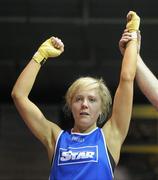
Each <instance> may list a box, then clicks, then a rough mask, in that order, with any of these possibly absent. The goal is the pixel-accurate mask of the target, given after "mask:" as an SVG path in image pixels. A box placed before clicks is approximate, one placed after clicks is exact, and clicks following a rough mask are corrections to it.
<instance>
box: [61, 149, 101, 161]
mask: <svg viewBox="0 0 158 180" xmlns="http://www.w3.org/2000/svg"><path fill="white" fill-rule="evenodd" d="M86 162H98V146H84V147H78V148H72V147H69V148H67V149H63V148H60V149H59V157H58V165H68V164H76V163H86Z"/></svg>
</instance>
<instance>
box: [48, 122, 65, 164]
mask: <svg viewBox="0 0 158 180" xmlns="http://www.w3.org/2000/svg"><path fill="white" fill-rule="evenodd" d="M48 122H49V129H50V133H49V132H48V136H47V138H46V141H45V146H46V149H47V152H48V157H49V160H50V161H51V159H52V156H53V154H54V150H55V145H56V142H57V139H58V137H59V135H60V133H61V132H62V129H61V128H60V127H59V126H58V125H57V124H55V123H53V122H51V121H49V120H48Z"/></svg>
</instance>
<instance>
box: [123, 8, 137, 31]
mask: <svg viewBox="0 0 158 180" xmlns="http://www.w3.org/2000/svg"><path fill="white" fill-rule="evenodd" d="M139 25H140V18H139V16H138V15H137V14H136V13H135V12H133V11H130V12H129V13H128V15H127V25H126V28H127V29H128V31H129V32H134V31H138V30H139Z"/></svg>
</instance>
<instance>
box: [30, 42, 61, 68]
mask: <svg viewBox="0 0 158 180" xmlns="http://www.w3.org/2000/svg"><path fill="white" fill-rule="evenodd" d="M52 41H53V39H52V38H49V39H47V40H46V41H45V42H44V43H42V45H41V46H40V47H39V48H38V50H37V52H36V53H35V54H34V56H33V59H34V60H35V61H36V62H37V63H39V64H41V65H43V64H44V63H45V62H46V60H47V59H48V58H49V57H57V56H59V55H60V54H61V50H60V49H57V48H55V47H54V46H53V43H52Z"/></svg>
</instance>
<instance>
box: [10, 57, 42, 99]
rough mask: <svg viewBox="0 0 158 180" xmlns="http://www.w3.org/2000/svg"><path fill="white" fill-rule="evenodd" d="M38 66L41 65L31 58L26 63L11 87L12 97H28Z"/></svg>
mask: <svg viewBox="0 0 158 180" xmlns="http://www.w3.org/2000/svg"><path fill="white" fill-rule="evenodd" d="M40 67H41V65H40V64H38V63H37V62H35V61H34V60H33V59H32V60H31V61H30V62H29V63H28V64H27V66H26V67H25V68H24V70H23V71H22V73H21V74H20V76H19V78H18V79H17V81H16V83H15V85H14V87H13V90H12V97H13V98H19V97H28V95H29V93H30V91H31V89H32V87H33V84H34V82H35V79H36V77H37V74H38V72H39V70H40Z"/></svg>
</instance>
